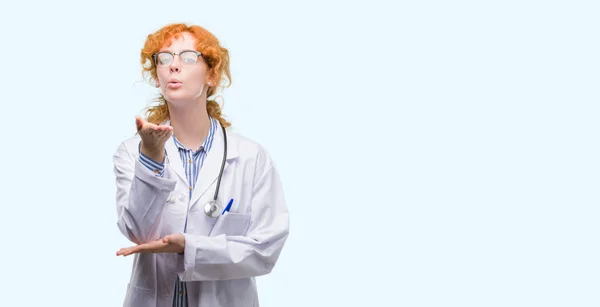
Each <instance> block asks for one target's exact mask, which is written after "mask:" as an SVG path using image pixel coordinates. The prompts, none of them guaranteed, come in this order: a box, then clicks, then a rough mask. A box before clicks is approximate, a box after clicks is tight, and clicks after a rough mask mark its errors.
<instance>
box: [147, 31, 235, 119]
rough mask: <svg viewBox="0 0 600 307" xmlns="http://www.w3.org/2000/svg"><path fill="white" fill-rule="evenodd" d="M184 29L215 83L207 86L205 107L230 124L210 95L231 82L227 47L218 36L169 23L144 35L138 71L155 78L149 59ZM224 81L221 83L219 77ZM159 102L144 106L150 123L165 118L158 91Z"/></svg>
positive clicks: (162, 99)
mask: <svg viewBox="0 0 600 307" xmlns="http://www.w3.org/2000/svg"><path fill="white" fill-rule="evenodd" d="M184 32H187V33H189V34H191V35H192V36H193V37H195V38H196V41H197V43H196V50H197V51H200V52H202V57H203V58H204V61H205V62H206V64H207V65H208V69H209V70H208V73H209V74H210V75H212V76H213V79H214V81H215V83H216V86H211V87H209V88H208V92H207V94H206V97H207V98H208V99H207V101H206V110H207V112H208V115H209V116H210V117H213V118H215V119H216V120H218V121H219V122H220V123H221V125H222V126H223V127H228V126H230V125H231V124H230V123H229V122H228V121H226V120H225V119H224V118H223V115H222V114H221V107H220V106H219V104H218V103H217V102H216V101H215V100H214V99H210V98H211V96H213V95H214V94H215V93H216V89H217V86H219V85H220V86H221V87H222V88H225V87H228V86H230V85H231V73H230V71H229V51H228V50H227V49H225V48H223V47H222V46H221V45H220V44H219V40H218V39H217V38H216V37H215V36H214V35H213V34H212V33H210V32H208V31H207V30H206V29H204V28H202V27H200V26H197V25H186V24H182V23H177V24H170V25H167V26H165V27H163V28H162V29H160V30H158V31H156V32H154V33H152V34H150V35H148V37H147V39H146V43H145V44H144V48H143V49H142V52H141V64H142V74H143V75H146V76H148V75H149V76H148V77H149V79H150V81H152V82H153V83H155V82H156V80H158V76H157V74H156V66H155V64H154V61H153V60H152V54H154V53H156V52H158V51H159V50H160V49H161V48H162V47H163V46H164V45H165V43H167V42H168V41H169V40H170V39H172V38H178V37H179V36H180V35H181V34H182V33H184ZM224 78H225V79H226V81H227V83H226V84H221V83H222V81H223V79H224ZM156 100H157V101H158V102H159V103H158V105H156V106H151V107H149V108H148V110H147V116H148V121H149V122H151V123H154V124H160V123H162V122H164V121H166V120H167V119H169V108H168V106H167V101H166V100H165V98H164V97H163V96H162V95H159V97H158V98H157V99H156Z"/></svg>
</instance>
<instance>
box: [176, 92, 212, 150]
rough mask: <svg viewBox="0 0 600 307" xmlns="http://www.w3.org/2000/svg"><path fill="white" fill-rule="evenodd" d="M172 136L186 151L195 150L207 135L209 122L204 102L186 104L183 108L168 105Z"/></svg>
mask: <svg viewBox="0 0 600 307" xmlns="http://www.w3.org/2000/svg"><path fill="white" fill-rule="evenodd" d="M169 117H170V119H171V126H172V127H173V134H174V135H175V137H176V138H177V140H178V141H179V142H180V143H181V144H183V146H185V147H186V148H188V149H192V150H196V149H198V148H199V147H200V145H202V142H204V139H205V138H206V136H207V135H208V130H209V129H210V122H209V117H208V112H207V111H206V102H204V103H193V104H187V105H186V106H185V107H184V108H181V107H179V108H178V107H176V106H173V105H169Z"/></svg>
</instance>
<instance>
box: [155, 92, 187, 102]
mask: <svg viewBox="0 0 600 307" xmlns="http://www.w3.org/2000/svg"><path fill="white" fill-rule="evenodd" d="M162 95H163V96H164V97H165V99H166V100H167V101H168V102H170V103H174V104H178V103H182V102H185V101H190V100H193V99H194V96H193V95H190V94H189V93H185V92H183V91H181V92H179V91H177V92H173V91H167V92H164V93H162Z"/></svg>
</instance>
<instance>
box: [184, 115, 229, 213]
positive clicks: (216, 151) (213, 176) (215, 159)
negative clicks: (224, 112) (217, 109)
mask: <svg viewBox="0 0 600 307" xmlns="http://www.w3.org/2000/svg"><path fill="white" fill-rule="evenodd" d="M217 125H218V126H217V129H216V131H215V135H214V139H213V144H212V147H211V149H210V151H209V152H208V154H207V155H206V158H205V160H204V164H203V165H202V168H201V169H200V172H199V173H198V180H197V182H196V187H195V188H194V191H193V192H192V199H191V204H192V206H195V203H196V202H197V201H198V200H199V199H200V198H201V197H203V196H204V194H205V193H206V192H208V190H209V188H210V195H206V201H208V200H211V199H213V197H214V193H215V188H216V185H217V179H218V177H219V172H220V171H221V163H222V162H223V150H224V149H225V148H224V147H223V146H224V142H223V141H224V139H223V130H222V128H221V125H220V124H219V123H218V122H217ZM237 147H238V146H237V142H236V141H235V140H233V139H232V136H231V135H230V134H227V160H226V162H225V167H224V169H223V172H224V173H225V171H226V170H227V167H228V166H229V165H230V164H231V160H232V159H234V158H236V157H237V156H238V151H237ZM222 187H223V179H222V180H221V188H222ZM221 193H222V192H221V191H220V192H219V194H221ZM200 206H201V207H203V206H204V203H202V204H200ZM198 210H200V209H198ZM202 210H203V209H202Z"/></svg>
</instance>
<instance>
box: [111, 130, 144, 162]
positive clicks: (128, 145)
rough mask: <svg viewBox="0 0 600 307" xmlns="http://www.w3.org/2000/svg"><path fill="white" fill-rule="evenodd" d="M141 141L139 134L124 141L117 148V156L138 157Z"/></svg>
mask: <svg viewBox="0 0 600 307" xmlns="http://www.w3.org/2000/svg"><path fill="white" fill-rule="evenodd" d="M140 141H141V137H140V135H139V134H137V133H136V134H135V135H133V136H130V137H128V138H126V139H124V140H122V141H121V142H120V143H119V145H118V146H117V149H116V152H115V155H116V156H123V155H129V156H132V157H133V156H136V155H137V153H138V146H139V144H140Z"/></svg>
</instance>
